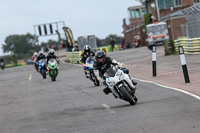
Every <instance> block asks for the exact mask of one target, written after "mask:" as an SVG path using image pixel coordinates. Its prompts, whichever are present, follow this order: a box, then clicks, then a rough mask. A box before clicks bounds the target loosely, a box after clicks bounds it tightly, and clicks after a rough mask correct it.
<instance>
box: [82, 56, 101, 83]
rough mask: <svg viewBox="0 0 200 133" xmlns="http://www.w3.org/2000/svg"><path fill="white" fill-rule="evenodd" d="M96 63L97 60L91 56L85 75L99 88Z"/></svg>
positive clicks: (87, 61) (86, 65)
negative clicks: (95, 71) (94, 68)
mask: <svg viewBox="0 0 200 133" xmlns="http://www.w3.org/2000/svg"><path fill="white" fill-rule="evenodd" d="M94 62H95V59H94V57H92V56H89V57H88V58H87V59H86V62H85V73H86V77H88V78H89V79H90V80H91V81H92V82H93V83H94V85H95V86H99V80H98V79H97V77H96V76H95V74H94V71H93V64H94Z"/></svg>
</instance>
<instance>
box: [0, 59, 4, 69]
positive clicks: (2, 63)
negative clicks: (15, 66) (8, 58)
mask: <svg viewBox="0 0 200 133" xmlns="http://www.w3.org/2000/svg"><path fill="white" fill-rule="evenodd" d="M0 66H1V69H2V70H4V68H5V63H4V61H2V62H0Z"/></svg>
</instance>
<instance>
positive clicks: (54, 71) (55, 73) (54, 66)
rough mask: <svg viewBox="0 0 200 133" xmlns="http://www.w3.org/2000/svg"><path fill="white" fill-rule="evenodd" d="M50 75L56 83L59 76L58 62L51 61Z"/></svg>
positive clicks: (49, 62) (48, 67)
mask: <svg viewBox="0 0 200 133" xmlns="http://www.w3.org/2000/svg"><path fill="white" fill-rule="evenodd" d="M47 70H48V72H47V73H48V75H49V77H50V78H51V81H56V77H57V76H58V70H59V67H58V62H57V61H56V60H55V59H50V60H49V61H48V65H47Z"/></svg>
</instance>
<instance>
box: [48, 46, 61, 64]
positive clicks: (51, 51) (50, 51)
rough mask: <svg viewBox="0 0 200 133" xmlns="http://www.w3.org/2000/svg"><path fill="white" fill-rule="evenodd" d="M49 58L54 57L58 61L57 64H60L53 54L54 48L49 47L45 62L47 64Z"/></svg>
mask: <svg viewBox="0 0 200 133" xmlns="http://www.w3.org/2000/svg"><path fill="white" fill-rule="evenodd" d="M50 59H55V60H56V61H57V62H58V64H60V63H59V59H58V57H57V56H56V55H55V52H54V49H50V50H49V52H48V54H47V56H46V64H48V61H49V60H50Z"/></svg>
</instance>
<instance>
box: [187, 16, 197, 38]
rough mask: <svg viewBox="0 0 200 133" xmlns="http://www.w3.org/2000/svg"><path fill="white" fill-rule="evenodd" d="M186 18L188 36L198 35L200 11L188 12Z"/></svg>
mask: <svg viewBox="0 0 200 133" xmlns="http://www.w3.org/2000/svg"><path fill="white" fill-rule="evenodd" d="M186 18H187V26H188V33H189V37H190V38H195V37H200V13H195V14H189V15H187V16H186Z"/></svg>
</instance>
